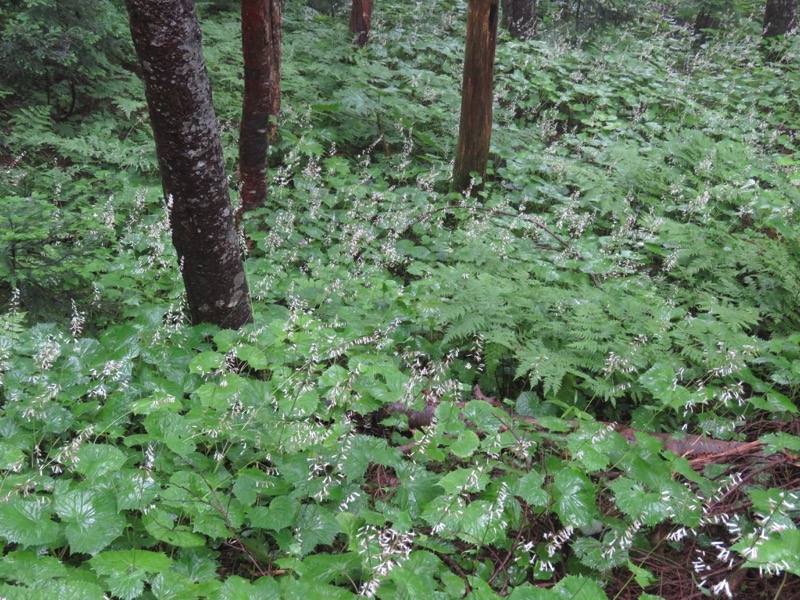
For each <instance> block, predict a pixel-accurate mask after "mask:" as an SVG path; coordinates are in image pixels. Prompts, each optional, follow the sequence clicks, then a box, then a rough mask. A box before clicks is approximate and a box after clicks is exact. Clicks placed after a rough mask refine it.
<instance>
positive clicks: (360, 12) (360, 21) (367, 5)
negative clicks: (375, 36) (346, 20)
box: [350, 0, 372, 48]
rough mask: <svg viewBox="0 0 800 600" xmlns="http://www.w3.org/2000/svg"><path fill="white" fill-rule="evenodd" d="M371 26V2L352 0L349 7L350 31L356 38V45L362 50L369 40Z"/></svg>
mask: <svg viewBox="0 0 800 600" xmlns="http://www.w3.org/2000/svg"><path fill="white" fill-rule="evenodd" d="M371 25H372V0H353V4H352V5H351V7H350V31H351V32H352V33H353V35H356V36H358V37H357V38H356V44H357V45H358V47H359V48H363V47H364V46H365V45H366V44H367V40H368V39H369V29H370V26H371Z"/></svg>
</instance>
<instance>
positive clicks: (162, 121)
mask: <svg viewBox="0 0 800 600" xmlns="http://www.w3.org/2000/svg"><path fill="white" fill-rule="evenodd" d="M125 4H126V6H127V8H128V14H129V16H130V28H131V36H132V38H133V44H134V46H135V48H136V54H137V56H138V57H139V64H140V68H141V77H142V81H143V82H144V89H145V96H146V97H147V106H148V108H149V111H150V123H151V126H152V128H153V137H154V138H155V142H156V154H157V155H158V165H159V167H160V169H161V181H162V185H163V188H164V197H165V199H166V203H167V210H169V216H170V224H171V226H172V241H173V243H174V245H175V249H176V250H177V252H178V260H179V264H180V269H181V273H182V274H183V281H184V284H185V286H186V296H187V299H188V304H189V311H190V314H191V319H192V323H213V324H215V325H219V326H220V327H229V328H238V327H240V326H241V325H243V324H245V323H248V322H250V321H252V320H253V314H252V311H251V308H250V297H249V293H248V288H247V279H246V278H245V273H244V268H243V265H242V258H241V252H240V250H239V240H238V237H237V234H236V228H235V227H234V219H233V212H232V210H231V206H230V197H229V195H228V186H227V177H226V173H225V163H224V162H223V159H222V144H221V142H220V137H219V127H218V125H217V117H216V115H215V114H214V107H213V105H212V102H211V85H210V83H209V81H208V74H207V73H206V67H205V61H204V60H203V54H202V52H201V48H200V25H199V24H198V22H197V16H196V15H195V11H194V2H193V1H192V0H125Z"/></svg>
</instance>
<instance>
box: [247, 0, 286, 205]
mask: <svg viewBox="0 0 800 600" xmlns="http://www.w3.org/2000/svg"><path fill="white" fill-rule="evenodd" d="M242 55H243V56H244V101H243V102H242V124H241V128H240V130H239V177H240V181H241V185H242V191H241V195H242V206H241V211H242V212H245V211H248V210H253V209H255V208H259V207H261V206H263V205H264V200H265V199H266V197H267V150H268V148H269V144H270V142H271V141H272V140H273V139H274V137H275V132H276V129H277V119H278V114H279V113H280V108H281V3H280V0H242Z"/></svg>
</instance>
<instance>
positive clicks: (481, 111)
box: [453, 0, 498, 192]
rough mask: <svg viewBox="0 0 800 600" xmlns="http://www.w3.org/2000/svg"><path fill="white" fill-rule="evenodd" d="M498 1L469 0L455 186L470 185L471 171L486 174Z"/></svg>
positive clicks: (457, 189)
mask: <svg viewBox="0 0 800 600" xmlns="http://www.w3.org/2000/svg"><path fill="white" fill-rule="evenodd" d="M497 3H498V0H469V6H468V9H467V48H466V52H465V55H464V78H463V84H462V89H461V122H460V125H459V129H458V148H457V149H456V160H455V167H454V168H453V189H454V190H456V191H459V192H465V191H467V190H468V189H469V188H470V182H471V176H470V173H473V172H476V173H478V175H480V176H481V177H483V175H484V174H485V173H486V163H487V162H488V160H489V144H490V142H491V139H492V100H493V90H494V84H493V77H494V52H495V47H496V42H497V16H498V15H497V12H498V6H497Z"/></svg>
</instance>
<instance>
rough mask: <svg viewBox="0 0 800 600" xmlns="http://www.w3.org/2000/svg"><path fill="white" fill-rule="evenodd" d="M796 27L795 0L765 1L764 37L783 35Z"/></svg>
mask: <svg viewBox="0 0 800 600" xmlns="http://www.w3.org/2000/svg"><path fill="white" fill-rule="evenodd" d="M796 26H797V0H767V8H766V10H765V11H764V37H765V38H770V37H776V36H779V35H785V34H787V33H789V32H790V31H791V30H792V29H794V28H795V27H796Z"/></svg>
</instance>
